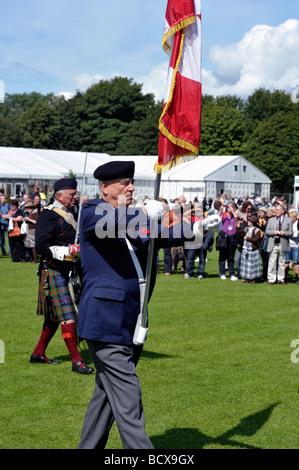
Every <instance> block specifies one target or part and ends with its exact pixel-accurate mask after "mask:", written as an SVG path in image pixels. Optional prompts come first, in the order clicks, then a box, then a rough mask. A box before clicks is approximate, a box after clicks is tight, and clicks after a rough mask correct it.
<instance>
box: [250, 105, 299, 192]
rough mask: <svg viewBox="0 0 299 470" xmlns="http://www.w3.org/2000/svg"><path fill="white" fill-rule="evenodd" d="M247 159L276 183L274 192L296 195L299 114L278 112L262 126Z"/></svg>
mask: <svg viewBox="0 0 299 470" xmlns="http://www.w3.org/2000/svg"><path fill="white" fill-rule="evenodd" d="M244 156H245V158H247V159H248V160H249V161H250V162H252V163H253V164H254V165H255V166H257V167H258V168H259V169H260V170H261V171H263V172H264V173H265V174H266V175H268V176H269V178H270V179H271V180H272V187H271V190H272V192H278V193H284V192H292V191H293V184H294V176H295V175H298V174H299V126H298V110H297V109H296V110H293V111H289V112H287V113H286V112H284V111H279V112H276V113H275V114H274V115H273V116H272V117H270V118H269V119H265V120H263V121H261V122H260V123H259V125H258V126H257V128H256V130H255V131H254V132H253V133H252V136H251V138H250V139H249V140H248V141H247V143H246V147H245V153H244Z"/></svg>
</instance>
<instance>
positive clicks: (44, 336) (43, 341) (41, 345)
mask: <svg viewBox="0 0 299 470" xmlns="http://www.w3.org/2000/svg"><path fill="white" fill-rule="evenodd" d="M58 326H59V322H55V321H52V320H49V319H47V320H45V321H44V324H43V330H42V333H41V335H40V338H39V341H38V343H37V345H36V348H35V350H34V351H33V353H32V354H33V355H34V356H44V355H45V352H46V347H47V346H48V344H49V342H50V341H51V339H52V338H53V336H54V335H55V333H56V330H57V328H58Z"/></svg>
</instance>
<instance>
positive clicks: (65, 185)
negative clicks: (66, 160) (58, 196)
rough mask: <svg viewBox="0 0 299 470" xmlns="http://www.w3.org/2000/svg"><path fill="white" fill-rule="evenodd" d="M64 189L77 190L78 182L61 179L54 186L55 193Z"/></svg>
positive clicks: (70, 179)
mask: <svg viewBox="0 0 299 470" xmlns="http://www.w3.org/2000/svg"><path fill="white" fill-rule="evenodd" d="M63 189H77V181H76V180H75V179H74V178H61V180H58V181H56V183H55V184H54V193H56V191H62V190H63Z"/></svg>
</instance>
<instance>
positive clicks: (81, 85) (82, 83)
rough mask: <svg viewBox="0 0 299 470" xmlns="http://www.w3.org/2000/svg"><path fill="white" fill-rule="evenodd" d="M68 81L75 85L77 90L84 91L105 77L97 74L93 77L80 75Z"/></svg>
mask: <svg viewBox="0 0 299 470" xmlns="http://www.w3.org/2000/svg"><path fill="white" fill-rule="evenodd" d="M70 80H71V81H72V82H73V83H75V85H76V89H77V90H80V91H86V90H87V88H89V87H90V86H91V85H94V84H95V83H98V82H99V81H100V80H105V77H104V76H103V75H101V74H99V73H98V74H95V75H88V74H87V73H80V74H79V75H75V76H73V77H71V78H70Z"/></svg>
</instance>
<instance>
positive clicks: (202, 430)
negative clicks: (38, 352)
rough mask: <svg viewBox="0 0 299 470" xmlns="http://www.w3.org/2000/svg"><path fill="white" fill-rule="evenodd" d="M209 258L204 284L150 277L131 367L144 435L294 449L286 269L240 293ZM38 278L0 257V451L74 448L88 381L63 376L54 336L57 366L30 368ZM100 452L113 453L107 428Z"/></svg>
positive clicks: (171, 443)
mask: <svg viewBox="0 0 299 470" xmlns="http://www.w3.org/2000/svg"><path fill="white" fill-rule="evenodd" d="M208 258H209V261H208V262H207V264H206V273H207V276H206V277H205V279H204V280H198V279H188V280H185V279H183V277H182V273H181V272H180V271H179V270H177V271H176V272H175V273H173V274H172V275H171V276H164V274H163V272H162V271H161V272H160V273H159V274H158V276H157V284H156V288H155V292H154V295H153V298H152V300H151V302H150V308H149V321H150V323H149V334H148V339H147V341H146V344H145V347H144V352H143V355H142V357H141V360H140V362H139V364H138V376H139V379H140V382H141V387H142V394H143V404H144V409H145V417H146V429H147V433H148V435H149V436H150V438H151V440H152V442H153V444H154V446H155V447H156V448H157V449H255V448H261V449H295V448H298V447H299V432H298V418H299V395H298V388H299V363H298V364H296V363H294V362H292V361H291V353H292V351H293V353H294V357H295V358H296V357H297V356H296V354H295V353H296V351H294V347H293V348H292V347H291V342H292V341H293V340H294V339H297V338H299V315H298V294H299V285H295V284H294V283H293V282H291V281H292V276H293V271H291V272H290V275H289V277H290V282H289V283H288V284H287V285H286V286H281V285H274V286H269V285H268V284H255V285H245V284H243V283H242V282H231V281H230V280H227V281H222V280H221V279H220V278H219V274H218V271H217V270H218V263H217V260H218V253H217V252H216V251H213V252H212V253H211V254H209V256H208ZM36 271H37V266H36V265H32V264H27V263H26V264H23V263H12V262H11V260H10V258H9V257H1V258H0V285H1V294H0V340H1V341H2V342H3V343H1V344H2V345H3V344H4V348H5V355H4V358H2V359H3V361H2V363H0V394H1V395H0V396H1V400H0V448H1V449H75V448H76V447H77V444H78V442H79V439H80V432H81V427H82V422H83V418H84V415H85V411H86V408H87V405H88V402H89V400H90V397H91V395H92V393H93V387H94V374H93V375H91V376H80V375H79V374H76V373H74V372H71V362H70V358H69V355H68V351H67V349H66V346H65V344H64V341H63V339H62V336H61V332H60V329H59V330H58V331H57V333H56V335H55V337H54V338H53V340H52V341H51V343H50V345H49V347H48V349H47V354H48V356H49V357H53V358H57V359H59V360H60V361H61V364H60V365H58V366H49V365H42V364H30V363H29V358H30V355H31V353H32V351H33V349H34V347H35V344H36V342H37V340H38V338H39V336H40V332H41V327H42V322H43V319H42V318H40V317H37V316H36V315H35V309H36V301H37V280H38V279H37V275H36ZM84 356H85V358H86V360H87V361H89V363H90V360H89V356H88V354H86V353H85V354H84ZM0 358H1V357H0ZM298 358H299V352H298ZM107 448H109V449H121V448H122V444H121V441H120V438H119V435H118V431H117V428H116V426H115V425H114V426H113V428H112V430H111V434H110V437H109V441H108V446H107Z"/></svg>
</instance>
